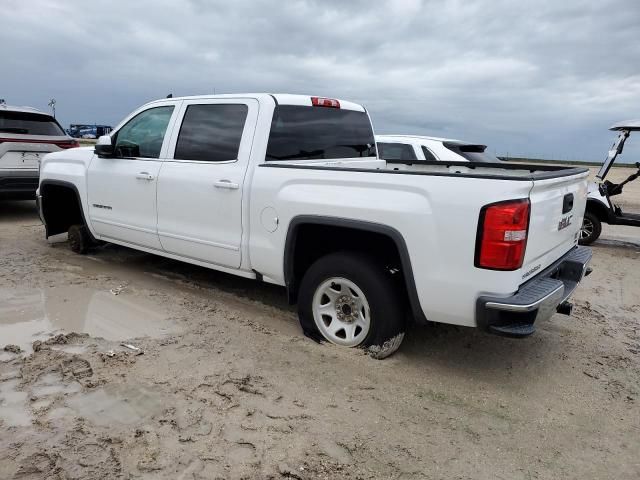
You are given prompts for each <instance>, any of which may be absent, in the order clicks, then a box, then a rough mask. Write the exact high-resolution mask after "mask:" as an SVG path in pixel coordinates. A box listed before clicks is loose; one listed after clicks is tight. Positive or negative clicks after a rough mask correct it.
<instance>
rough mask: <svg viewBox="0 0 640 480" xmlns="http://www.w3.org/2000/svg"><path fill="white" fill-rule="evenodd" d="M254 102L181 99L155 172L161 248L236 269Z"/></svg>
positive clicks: (231, 99) (253, 123)
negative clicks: (165, 156)
mask: <svg viewBox="0 0 640 480" xmlns="http://www.w3.org/2000/svg"><path fill="white" fill-rule="evenodd" d="M258 105H259V104H258V101H257V100H255V99H246V98H237V99H236V98H225V99H215V100H191V101H185V102H184V104H183V105H182V108H181V111H180V116H179V118H180V120H179V121H178V124H177V125H176V128H175V129H174V135H173V138H172V141H171V146H170V152H171V155H170V156H171V157H172V158H169V159H167V160H166V161H165V162H164V163H163V165H162V170H161V171H160V178H159V183H158V234H159V236H160V241H161V243H162V246H163V248H164V250H166V251H167V252H169V253H173V254H176V255H180V256H184V257H188V258H192V259H195V260H200V261H204V262H207V263H213V264H217V265H222V266H225V267H232V268H238V267H239V266H240V262H241V250H240V245H241V240H242V202H243V192H244V179H245V174H246V172H247V167H248V165H249V157H250V154H251V146H252V140H253V133H254V131H255V125H256V121H257V117H258Z"/></svg>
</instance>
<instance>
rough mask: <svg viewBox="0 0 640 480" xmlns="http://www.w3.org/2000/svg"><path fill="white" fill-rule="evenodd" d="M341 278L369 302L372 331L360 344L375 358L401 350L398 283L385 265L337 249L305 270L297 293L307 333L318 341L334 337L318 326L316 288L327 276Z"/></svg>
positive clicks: (401, 313) (402, 311)
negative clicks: (330, 336)
mask: <svg viewBox="0 0 640 480" xmlns="http://www.w3.org/2000/svg"><path fill="white" fill-rule="evenodd" d="M334 277H339V278H344V279H347V280H349V281H351V282H353V283H354V284H355V285H356V286H357V287H358V288H359V289H360V290H361V291H362V293H364V296H365V297H366V300H367V302H368V304H369V310H370V318H369V322H370V323H369V332H368V334H367V335H366V337H365V338H364V340H362V341H361V342H360V343H359V344H358V345H354V346H358V347H365V348H368V350H369V352H370V353H371V355H372V356H374V357H375V358H384V357H386V356H389V355H391V354H392V353H393V352H394V351H396V350H397V349H398V347H399V346H400V343H401V342H402V339H403V337H404V331H405V323H406V322H405V318H406V315H405V308H404V302H403V301H402V298H403V297H402V296H401V295H400V292H399V288H398V285H397V282H396V281H394V279H393V278H391V275H390V274H389V273H387V272H386V271H385V269H384V268H383V266H382V265H380V264H378V263H376V262H375V261H374V260H373V259H372V258H370V257H368V256H366V255H362V254H359V253H356V252H337V253H331V254H329V255H326V256H324V257H322V258H320V259H318V260H316V262H314V263H313V264H312V265H311V267H309V269H308V270H307V272H306V273H305V275H304V277H303V279H302V282H301V284H300V290H299V296H298V317H299V320H300V325H301V326H302V329H303V331H304V332H305V334H306V335H307V336H309V337H311V338H313V339H315V340H318V341H329V342H331V340H330V339H329V338H327V337H325V336H324V335H323V334H322V333H321V332H320V330H319V329H318V327H317V325H316V322H315V319H314V316H313V299H314V295H315V293H316V290H317V289H318V288H320V286H321V285H322V284H323V282H326V281H327V280H328V279H331V278H334Z"/></svg>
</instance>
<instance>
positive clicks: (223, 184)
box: [213, 180, 240, 190]
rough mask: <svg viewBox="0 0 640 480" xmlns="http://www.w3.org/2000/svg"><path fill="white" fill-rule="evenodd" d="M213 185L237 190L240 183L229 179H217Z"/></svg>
mask: <svg viewBox="0 0 640 480" xmlns="http://www.w3.org/2000/svg"><path fill="white" fill-rule="evenodd" d="M213 186H214V187H216V188H228V189H229V190H237V189H239V188H240V185H238V184H237V183H233V182H231V181H230V180H218V181H217V182H214V183H213Z"/></svg>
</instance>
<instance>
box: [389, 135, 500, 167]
mask: <svg viewBox="0 0 640 480" xmlns="http://www.w3.org/2000/svg"><path fill="white" fill-rule="evenodd" d="M376 144H377V145H378V155H379V156H380V158H384V159H385V160H407V161H410V160H426V161H432V162H435V161H441V160H446V161H449V162H483V163H486V162H489V163H491V162H500V159H498V157H496V156H495V155H492V154H490V153H489V152H487V146H486V145H480V144H477V143H469V142H463V141H461V140H454V139H452V138H438V137H424V136H419V135H376Z"/></svg>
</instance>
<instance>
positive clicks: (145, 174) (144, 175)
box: [136, 172, 154, 181]
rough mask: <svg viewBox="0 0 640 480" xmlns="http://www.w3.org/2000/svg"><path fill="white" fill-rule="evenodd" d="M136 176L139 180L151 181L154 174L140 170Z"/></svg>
mask: <svg viewBox="0 0 640 480" xmlns="http://www.w3.org/2000/svg"><path fill="white" fill-rule="evenodd" d="M136 178H137V179H138V180H148V181H151V180H153V178H154V177H153V175H150V174H149V172H140V173H139V174H137V175H136Z"/></svg>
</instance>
